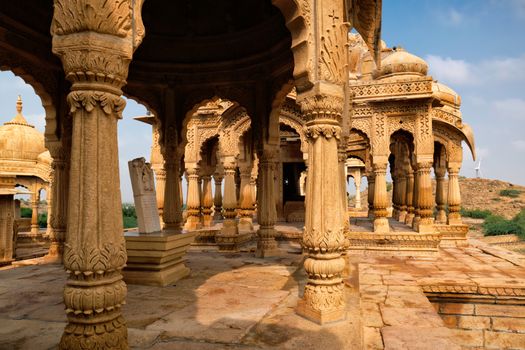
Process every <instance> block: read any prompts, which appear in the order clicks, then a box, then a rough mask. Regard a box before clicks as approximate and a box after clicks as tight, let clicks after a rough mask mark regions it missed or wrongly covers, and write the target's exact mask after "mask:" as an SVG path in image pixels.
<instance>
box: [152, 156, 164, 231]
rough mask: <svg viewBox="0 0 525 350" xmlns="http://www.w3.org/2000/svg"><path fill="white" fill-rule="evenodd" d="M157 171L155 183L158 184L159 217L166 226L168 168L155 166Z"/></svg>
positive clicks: (162, 224) (162, 225)
mask: <svg viewBox="0 0 525 350" xmlns="http://www.w3.org/2000/svg"><path fill="white" fill-rule="evenodd" d="M153 171H154V172H155V184H156V186H157V187H156V199H157V209H158V210H159V218H160V223H161V227H164V196H165V195H166V193H165V192H166V170H165V169H164V166H162V168H161V167H159V166H157V167H155V168H154V169H153Z"/></svg>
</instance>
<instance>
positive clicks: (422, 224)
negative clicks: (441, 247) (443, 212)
mask: <svg viewBox="0 0 525 350" xmlns="http://www.w3.org/2000/svg"><path fill="white" fill-rule="evenodd" d="M417 167H418V169H417V171H418V184H419V186H418V201H417V202H418V207H419V217H420V219H419V225H418V232H424V233H431V232H434V212H433V209H434V198H432V178H431V175H430V171H431V169H432V163H430V162H423V163H418V165H417Z"/></svg>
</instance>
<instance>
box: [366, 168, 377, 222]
mask: <svg viewBox="0 0 525 350" xmlns="http://www.w3.org/2000/svg"><path fill="white" fill-rule="evenodd" d="M366 179H367V182H368V198H367V200H368V217H369V218H373V217H374V185H375V175H374V173H373V172H370V173H369V174H368V176H367V178H366Z"/></svg>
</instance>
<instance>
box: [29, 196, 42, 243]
mask: <svg viewBox="0 0 525 350" xmlns="http://www.w3.org/2000/svg"><path fill="white" fill-rule="evenodd" d="M39 202H40V190H38V189H37V190H36V192H35V193H33V194H32V195H31V210H32V211H31V236H33V237H36V236H38V235H39V233H40V227H39V226H38V203H39Z"/></svg>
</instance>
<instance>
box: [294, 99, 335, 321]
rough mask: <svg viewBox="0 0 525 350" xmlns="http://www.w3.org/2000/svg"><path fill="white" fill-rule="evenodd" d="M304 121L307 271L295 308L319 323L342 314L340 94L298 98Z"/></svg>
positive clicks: (304, 237)
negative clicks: (302, 293)
mask: <svg viewBox="0 0 525 350" xmlns="http://www.w3.org/2000/svg"><path fill="white" fill-rule="evenodd" d="M300 104H301V108H302V110H303V113H304V115H305V117H306V120H307V124H306V126H307V133H306V135H307V138H308V142H309V150H308V154H309V159H308V176H307V191H306V195H307V197H306V216H305V231H304V236H303V250H304V252H305V253H306V254H307V258H306V260H305V262H304V268H305V270H306V273H307V274H308V282H307V285H306V286H305V291H304V298H303V299H302V300H301V301H300V303H299V305H298V308H297V312H298V313H299V314H300V315H302V316H305V317H307V318H309V319H312V320H313V321H316V322H319V323H325V322H329V321H336V320H340V319H343V318H344V317H345V311H344V310H345V298H344V286H343V282H342V277H341V274H342V271H343V269H344V266H345V261H344V259H343V258H342V257H341V253H342V251H343V250H344V247H345V236H344V225H343V223H344V220H345V213H344V212H343V203H341V200H342V196H341V191H342V190H343V188H342V185H343V184H342V179H341V177H340V176H333V174H334V171H335V172H337V169H338V167H339V164H338V152H337V149H338V140H339V138H340V135H341V127H340V123H341V115H342V109H343V99H342V97H340V96H330V95H311V96H307V97H305V98H304V99H303V100H302V101H301V102H300Z"/></svg>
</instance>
